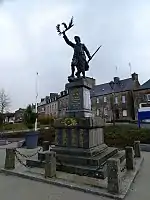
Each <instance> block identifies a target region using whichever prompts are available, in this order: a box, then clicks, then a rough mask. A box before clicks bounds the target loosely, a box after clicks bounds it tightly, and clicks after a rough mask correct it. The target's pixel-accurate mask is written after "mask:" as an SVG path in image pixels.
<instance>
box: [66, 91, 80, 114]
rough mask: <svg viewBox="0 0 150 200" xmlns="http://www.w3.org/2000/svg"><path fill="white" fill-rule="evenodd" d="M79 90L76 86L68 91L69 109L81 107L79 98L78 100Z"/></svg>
mask: <svg viewBox="0 0 150 200" xmlns="http://www.w3.org/2000/svg"><path fill="white" fill-rule="evenodd" d="M80 96H81V95H80V92H79V89H78V88H75V89H73V90H71V91H70V95H69V97H70V102H71V109H72V110H80V107H81V100H80V98H81V97H80Z"/></svg>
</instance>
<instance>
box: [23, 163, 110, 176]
mask: <svg viewBox="0 0 150 200" xmlns="http://www.w3.org/2000/svg"><path fill="white" fill-rule="evenodd" d="M26 165H27V166H28V167H38V168H44V166H45V161H39V160H37V159H27V160H26ZM56 169H57V171H63V172H67V173H71V174H78V175H81V176H83V175H84V176H89V177H94V178H100V179H105V178H106V176H107V166H106V164H102V165H101V166H100V167H90V166H79V165H76V166H74V165H71V164H62V163H60V162H57V167H56Z"/></svg>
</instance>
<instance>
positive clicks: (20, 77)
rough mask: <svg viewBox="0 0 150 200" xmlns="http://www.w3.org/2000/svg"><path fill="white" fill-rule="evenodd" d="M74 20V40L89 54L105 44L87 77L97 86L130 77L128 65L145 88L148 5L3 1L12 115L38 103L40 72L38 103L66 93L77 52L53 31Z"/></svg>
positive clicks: (149, 71) (2, 60)
mask: <svg viewBox="0 0 150 200" xmlns="http://www.w3.org/2000/svg"><path fill="white" fill-rule="evenodd" d="M72 16H74V24H75V26H74V27H73V28H72V29H71V30H70V31H69V32H68V37H69V38H70V40H73V37H74V35H79V36H81V39H82V42H83V43H84V44H86V46H87V47H88V49H89V51H90V52H91V54H92V53H93V52H94V51H95V50H96V48H97V47H98V46H99V45H101V44H102V45H103V46H102V48H101V49H100V51H99V52H98V53H97V54H96V56H95V57H94V59H93V60H92V61H91V64H90V71H89V72H88V73H87V75H88V76H93V77H94V78H96V82H97V84H99V83H103V82H107V81H110V80H112V78H113V77H114V76H119V77H120V78H127V77H129V76H130V68H129V65H128V63H129V62H130V63H131V65H132V72H134V71H135V72H136V73H138V74H139V80H140V82H141V83H143V82H144V81H146V80H148V79H149V78H150V24H149V23H150V1H149V0H124V1H120V0H93V1H91V0H75V1H73V0H3V3H1V4H0V69H1V72H0V88H4V89H5V90H6V92H7V94H8V95H9V96H10V98H11V110H15V109H17V108H19V107H25V106H26V105H27V104H28V103H32V102H34V101H35V79H36V72H37V71H38V73H39V78H38V90H39V99H40V98H41V97H44V96H46V95H48V94H49V93H50V92H60V91H61V90H63V89H64V85H65V83H66V81H67V76H68V75H69V73H70V61H71V58H72V53H73V51H72V49H71V48H70V47H69V46H67V45H66V44H65V42H64V41H63V38H62V37H60V36H58V34H57V33H56V28H55V27H56V25H57V24H58V23H61V22H63V21H65V22H67V23H68V22H69V21H70V19H71V17H72ZM115 66H118V70H117V71H116V67H115Z"/></svg>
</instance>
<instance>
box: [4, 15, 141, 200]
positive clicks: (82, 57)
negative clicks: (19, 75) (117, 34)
mask: <svg viewBox="0 0 150 200" xmlns="http://www.w3.org/2000/svg"><path fill="white" fill-rule="evenodd" d="M62 26H63V27H64V28H65V29H64V30H63V31H61V29H60V28H61V25H60V24H59V25H57V27H56V28H57V31H58V33H59V35H62V36H63V39H64V41H65V42H66V43H67V44H68V45H69V46H71V47H72V49H73V51H74V54H73V58H72V62H71V75H70V76H68V82H67V83H66V85H65V88H67V90H68V94H69V102H68V110H67V111H66V116H65V117H63V118H58V119H56V120H55V124H54V126H55V130H56V133H55V145H54V146H53V147H49V143H48V142H46V141H45V142H43V151H40V152H38V156H37V157H36V156H35V157H31V158H27V159H26V166H27V168H28V167H30V168H32V170H33V171H34V169H35V168H36V172H37V168H39V169H43V171H44V172H43V176H42V177H41V175H40V176H39V175H38V177H37V176H35V174H36V172H34V173H33V174H32V173H31V171H28V170H26V169H24V168H23V169H22V171H21V170H20V168H18V167H17V169H14V168H15V165H14V163H13V164H12V162H14V156H13V159H11V160H10V161H9V159H8V158H9V156H8V150H7V152H6V154H7V155H6V161H7V162H6V165H5V169H4V171H7V173H8V172H10V171H9V170H10V169H12V168H13V169H14V170H15V171H13V172H12V171H11V172H10V174H13V173H14V174H15V173H16V174H17V173H19V176H22V177H30V178H31V179H33V180H39V181H43V182H45V183H50V184H55V185H59V186H64V187H68V188H71V189H76V190H80V191H84V192H89V193H92V194H97V195H101V196H107V197H110V198H115V199H123V198H124V197H125V195H126V194H127V192H128V191H129V188H130V186H131V184H132V182H133V180H134V178H135V176H136V175H137V173H138V171H139V170H140V167H141V164H142V162H143V157H142V153H141V151H140V142H139V141H135V142H134V147H131V146H127V147H126V148H125V149H124V150H119V149H118V148H115V147H108V146H107V145H106V144H105V142H104V134H103V127H104V126H105V123H104V120H103V119H102V118H100V117H95V116H94V115H93V113H92V110H91V99H90V90H91V88H92V86H91V83H90V81H89V78H88V77H86V74H85V73H86V71H87V70H89V68H90V66H89V64H90V60H91V59H93V57H94V56H95V54H96V53H97V52H98V50H99V49H100V47H101V46H100V47H99V48H98V49H97V50H96V51H95V53H93V54H92V55H91V54H90V52H89V50H88V49H87V47H86V46H85V44H83V43H82V42H81V39H80V37H79V36H75V37H74V39H75V42H72V41H70V40H69V39H68V37H67V34H66V32H67V31H68V30H70V29H71V28H72V27H73V18H72V19H71V21H70V23H69V25H68V26H67V24H66V23H62ZM87 58H88V59H87ZM14 152H16V151H14V150H13V151H12V150H11V154H14ZM10 165H11V166H10ZM19 170H20V171H21V172H20V171H19ZM23 170H24V172H23ZM18 171H19V172H18ZM41 174H42V173H41Z"/></svg>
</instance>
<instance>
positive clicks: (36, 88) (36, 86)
mask: <svg viewBox="0 0 150 200" xmlns="http://www.w3.org/2000/svg"><path fill="white" fill-rule="evenodd" d="M35 92H36V98H35V113H36V120H35V131H37V114H38V111H37V98H38V72H37V73H36V82H35Z"/></svg>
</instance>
